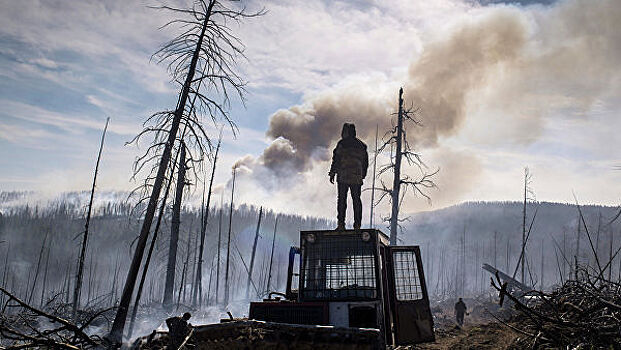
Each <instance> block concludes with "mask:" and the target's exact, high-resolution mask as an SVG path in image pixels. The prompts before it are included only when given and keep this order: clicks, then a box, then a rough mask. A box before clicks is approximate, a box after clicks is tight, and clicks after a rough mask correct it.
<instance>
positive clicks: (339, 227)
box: [335, 222, 345, 231]
mask: <svg viewBox="0 0 621 350" xmlns="http://www.w3.org/2000/svg"><path fill="white" fill-rule="evenodd" d="M335 231H345V223H344V222H339V224H338V225H337V226H336V229H335Z"/></svg>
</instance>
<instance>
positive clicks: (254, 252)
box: [246, 207, 263, 299]
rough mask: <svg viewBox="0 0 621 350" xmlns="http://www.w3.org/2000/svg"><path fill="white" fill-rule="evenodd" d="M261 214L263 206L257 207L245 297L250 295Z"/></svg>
mask: <svg viewBox="0 0 621 350" xmlns="http://www.w3.org/2000/svg"><path fill="white" fill-rule="evenodd" d="M261 216H263V207H261V208H260V209H259V220H258V221H257V230H256V232H255V234H254V243H253V244H252V255H251V256H250V268H249V270H248V281H247V282H246V299H248V297H249V295H250V282H251V281H252V270H253V268H254V257H255V254H256V252H257V241H258V240H259V229H260V228H261Z"/></svg>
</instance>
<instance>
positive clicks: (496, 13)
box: [246, 0, 621, 203]
mask: <svg viewBox="0 0 621 350" xmlns="http://www.w3.org/2000/svg"><path fill="white" fill-rule="evenodd" d="M620 16H621V6H619V4H618V2H616V1H613V0H609V1H599V2H597V3H596V4H593V3H591V2H588V4H587V2H586V1H579V0H573V1H564V2H562V3H558V4H556V5H554V6H550V7H527V8H521V7H517V6H505V5H498V6H491V7H485V8H477V9H476V12H474V13H472V14H471V15H470V16H469V17H467V18H462V19H459V20H457V21H455V22H453V23H451V24H450V25H449V26H448V27H447V28H448V29H447V32H446V33H445V34H446V35H445V36H443V37H441V38H440V39H437V38H436V39H434V40H431V41H428V42H425V43H424V45H423V49H422V52H421V53H420V54H419V55H418V56H416V57H415V58H414V59H413V60H412V62H411V63H410V65H409V69H408V73H407V78H406V79H403V80H395V79H394V78H393V77H391V76H387V75H382V74H375V75H373V76H365V77H360V76H358V77H355V78H350V79H345V80H344V81H342V82H341V83H339V84H336V85H333V87H331V88H326V89H323V90H322V91H320V92H316V93H312V94H307V95H306V96H305V99H304V102H303V103H301V104H299V105H294V106H291V107H289V108H287V109H281V110H278V111H276V112H275V113H274V114H272V115H271V116H270V124H269V129H268V131H267V133H266V135H267V136H268V137H270V138H271V139H273V142H272V144H271V145H270V146H268V147H267V148H266V149H265V150H264V152H263V153H262V154H261V155H260V156H259V157H257V158H256V159H253V165H254V166H255V168H257V167H263V168H265V169H268V170H271V171H272V173H271V176H276V177H281V178H283V177H286V178H289V177H295V176H298V178H299V179H300V181H304V180H305V179H306V176H307V175H308V174H309V173H313V172H314V171H315V169H316V168H317V167H319V168H326V167H327V164H326V160H328V159H329V155H330V154H329V152H330V149H331V147H332V146H333V145H334V143H335V142H336V140H337V139H338V137H339V132H338V130H340V126H341V125H342V123H343V122H354V123H356V125H357V130H359V135H360V137H361V138H362V139H365V140H372V138H373V134H374V133H375V126H376V125H379V127H380V130H387V129H388V126H389V116H390V113H391V112H394V110H395V109H396V91H397V87H398V86H399V85H403V86H404V87H405V98H406V105H408V104H410V103H411V104H412V105H414V106H419V107H420V108H421V115H420V119H421V122H422V124H423V126H422V127H417V128H413V129H411V130H409V132H408V137H409V139H410V142H412V144H414V145H416V147H417V148H418V149H419V150H422V151H423V152H427V153H428V154H443V155H444V156H442V157H435V156H434V157H432V158H434V160H436V161H437V163H432V164H434V165H436V164H437V165H438V166H440V167H441V168H445V166H446V168H448V169H444V170H443V172H444V171H451V172H454V173H451V174H447V175H442V176H441V180H440V178H438V179H439V180H438V181H441V182H443V183H446V184H448V186H450V188H449V189H447V190H446V192H444V194H441V195H439V198H441V201H440V202H443V203H450V202H451V200H457V199H459V198H461V197H462V196H463V194H465V193H468V191H469V189H470V188H472V186H474V185H475V183H476V181H468V179H475V178H476V176H478V175H481V174H482V173H483V172H482V169H480V168H479V167H480V166H481V162H480V161H479V160H478V159H477V158H476V157H472V156H467V155H465V154H463V153H461V152H460V151H458V149H459V148H456V150H455V151H451V150H450V148H451V144H453V145H454V141H452V140H461V141H462V142H463V141H464V140H468V141H469V142H487V143H488V145H494V144H496V145H502V146H503V147H508V146H511V145H513V147H522V146H521V145H528V144H532V143H534V142H537V140H539V139H540V138H541V137H542V135H544V134H545V133H546V132H547V131H546V125H547V123H553V122H554V120H563V119H565V118H570V119H571V118H588V115H589V113H588V112H589V110H591V109H592V108H595V109H601V105H602V104H605V103H606V102H602V101H611V100H612V101H614V100H618V99H619V98H620V97H621V96H619V93H618V91H619V90H618V89H617V87H618V84H619V82H620V81H621V79H619V78H620V77H621V73H620V72H621V34H620V33H621V23H620V22H619V21H618V20H616V19H618V18H621V17H620ZM585 23H587V24H586V25H585ZM576 68H579V69H576ZM473 127H478V128H480V131H479V132H473V133H470V134H467V135H464V134H463V133H465V132H470V131H472V130H473ZM490 128H492V129H491V130H490ZM435 149H439V150H441V151H434V150H435ZM438 152H439V153H438ZM462 160H463V161H462ZM246 162H247V163H248V160H246ZM283 169H285V170H286V171H283ZM268 173H269V172H266V171H265V170H264V169H262V170H261V171H257V174H261V175H264V174H268ZM257 176H258V175H257ZM459 177H463V178H464V179H466V180H467V181H452V179H456V178H459ZM261 181H262V180H259V185H260V183H261ZM443 187H444V186H443Z"/></svg>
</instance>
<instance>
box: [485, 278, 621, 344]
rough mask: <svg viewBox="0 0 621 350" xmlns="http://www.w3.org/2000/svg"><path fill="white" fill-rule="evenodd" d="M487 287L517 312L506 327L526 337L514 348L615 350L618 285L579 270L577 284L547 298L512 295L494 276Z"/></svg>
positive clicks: (620, 303)
mask: <svg viewBox="0 0 621 350" xmlns="http://www.w3.org/2000/svg"><path fill="white" fill-rule="evenodd" d="M492 287H494V288H495V289H496V290H497V291H499V292H500V299H501V303H502V301H503V300H504V299H505V297H506V298H508V299H510V300H511V301H512V302H513V303H514V305H515V308H516V309H517V311H519V314H517V315H516V316H514V317H513V318H512V319H511V320H509V322H508V324H511V325H516V326H510V327H511V328H513V329H514V330H516V331H518V332H519V333H521V334H523V335H525V336H526V337H520V338H519V339H518V340H517V342H518V343H517V344H515V345H516V347H518V348H532V349H548V348H567V349H582V348H589V349H591V348H602V349H613V348H614V349H621V284H620V283H618V282H613V281H610V280H606V279H604V278H603V277H602V274H601V273H599V274H598V273H593V272H590V271H588V269H586V268H581V269H580V270H579V273H578V279H577V280H570V281H567V282H565V283H564V284H563V285H562V286H561V287H559V288H558V289H556V290H554V291H553V292H551V293H545V292H541V291H531V292H528V293H525V294H520V295H517V293H511V292H508V291H507V289H506V285H505V284H502V283H501V282H500V279H499V278H498V276H496V282H495V281H494V280H493V279H492Z"/></svg>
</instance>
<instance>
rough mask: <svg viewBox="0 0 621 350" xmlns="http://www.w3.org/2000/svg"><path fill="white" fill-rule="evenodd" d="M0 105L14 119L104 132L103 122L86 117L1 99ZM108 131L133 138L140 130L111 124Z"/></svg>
mask: <svg viewBox="0 0 621 350" xmlns="http://www.w3.org/2000/svg"><path fill="white" fill-rule="evenodd" d="M0 104H2V105H3V106H4V114H5V115H7V116H10V117H11V118H13V119H19V120H22V121H27V122H30V123H34V124H39V125H48V126H54V127H56V128H59V129H62V130H64V131H66V132H70V133H76V132H79V131H80V129H92V130H102V129H103V125H104V122H103V121H102V120H95V119H91V118H88V117H86V116H84V115H67V114H63V113H59V112H54V111H50V110H47V109H45V108H41V107H37V106H33V105H29V104H25V103H21V102H14V101H9V100H5V99H0ZM108 130H109V131H110V132H113V133H116V134H119V135H126V136H133V135H135V134H136V131H137V130H138V125H137V124H130V123H121V122H115V123H110V127H109V128H108Z"/></svg>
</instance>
